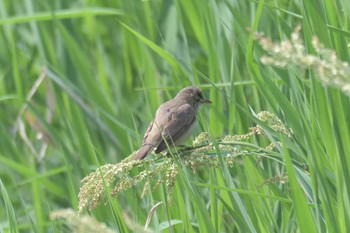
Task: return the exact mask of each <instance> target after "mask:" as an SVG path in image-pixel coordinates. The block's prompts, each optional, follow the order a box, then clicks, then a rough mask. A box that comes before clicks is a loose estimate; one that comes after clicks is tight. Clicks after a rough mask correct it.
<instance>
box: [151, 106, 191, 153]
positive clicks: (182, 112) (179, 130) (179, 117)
mask: <svg viewBox="0 0 350 233" xmlns="http://www.w3.org/2000/svg"><path fill="white" fill-rule="evenodd" d="M169 118H170V119H169V120H168V122H167V123H166V124H165V125H164V129H163V131H162V137H163V139H162V141H161V143H160V144H159V146H158V147H157V150H156V153H159V152H161V151H163V150H165V149H166V148H167V144H169V145H172V144H174V142H176V141H177V140H178V139H179V138H180V137H181V136H182V135H183V134H184V133H185V132H186V131H187V130H188V129H189V127H190V126H191V125H192V123H193V122H194V121H195V120H196V110H195V109H194V108H193V107H192V106H191V105H189V104H184V105H181V106H180V107H179V108H177V109H176V110H175V111H174V112H173V113H172V114H171V116H170V117H169ZM164 139H165V140H164Z"/></svg>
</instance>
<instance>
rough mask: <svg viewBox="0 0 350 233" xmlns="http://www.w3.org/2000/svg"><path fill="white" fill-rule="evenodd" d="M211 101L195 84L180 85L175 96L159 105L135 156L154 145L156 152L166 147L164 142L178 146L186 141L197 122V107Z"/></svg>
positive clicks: (138, 158) (145, 152)
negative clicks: (184, 86) (190, 85)
mask: <svg viewBox="0 0 350 233" xmlns="http://www.w3.org/2000/svg"><path fill="white" fill-rule="evenodd" d="M210 103H211V101H210V100H207V99H204V97H203V94H202V91H201V90H200V89H199V88H198V87H195V86H192V87H186V88H184V89H182V90H181V91H180V92H179V93H178V94H177V95H176V96H175V98H174V99H172V100H169V101H167V102H165V103H163V104H162V105H160V106H159V108H158V110H157V112H156V116H155V118H154V120H153V121H152V122H151V123H150V124H149V126H148V128H147V130H146V133H145V135H144V137H143V141H142V147H141V148H140V149H139V151H138V152H137V153H136V155H135V157H134V158H135V160H140V159H144V158H145V157H146V156H147V155H148V154H149V153H150V152H152V150H153V149H154V148H156V153H160V152H162V151H163V150H165V149H167V145H169V146H174V145H175V146H178V145H181V143H183V142H185V141H186V140H187V139H188V138H189V137H190V136H191V134H192V132H193V130H194V128H195V126H196V124H197V112H198V110H199V109H200V108H201V106H202V105H203V104H210Z"/></svg>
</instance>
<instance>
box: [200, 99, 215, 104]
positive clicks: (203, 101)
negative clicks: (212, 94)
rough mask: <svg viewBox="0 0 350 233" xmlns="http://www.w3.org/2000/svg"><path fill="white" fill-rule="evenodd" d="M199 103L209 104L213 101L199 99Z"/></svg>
mask: <svg viewBox="0 0 350 233" xmlns="http://www.w3.org/2000/svg"><path fill="white" fill-rule="evenodd" d="M200 103H201V104H211V103H213V102H211V101H210V100H206V99H202V100H200Z"/></svg>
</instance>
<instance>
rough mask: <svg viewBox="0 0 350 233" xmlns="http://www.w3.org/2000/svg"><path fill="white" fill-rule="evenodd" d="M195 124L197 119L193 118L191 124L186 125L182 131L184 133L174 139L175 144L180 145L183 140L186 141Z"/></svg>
mask: <svg viewBox="0 0 350 233" xmlns="http://www.w3.org/2000/svg"><path fill="white" fill-rule="evenodd" d="M196 125H197V119H195V120H194V121H193V122H192V124H191V125H189V126H188V128H187V129H186V130H185V131H184V133H183V134H182V135H181V136H180V137H179V138H178V139H177V140H176V142H175V146H180V145H182V144H183V143H184V142H186V141H187V139H188V138H189V137H191V135H192V133H193V131H194V129H195V128H196Z"/></svg>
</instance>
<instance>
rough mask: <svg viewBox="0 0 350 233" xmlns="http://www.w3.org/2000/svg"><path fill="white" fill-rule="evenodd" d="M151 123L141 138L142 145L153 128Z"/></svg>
mask: <svg viewBox="0 0 350 233" xmlns="http://www.w3.org/2000/svg"><path fill="white" fill-rule="evenodd" d="M153 123H154V120H153V121H151V123H150V124H149V126H148V128H147V130H146V132H145V135H144V136H143V140H142V144H144V143H145V142H146V140H147V138H148V135H149V133H150V132H151V130H152V128H153Z"/></svg>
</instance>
